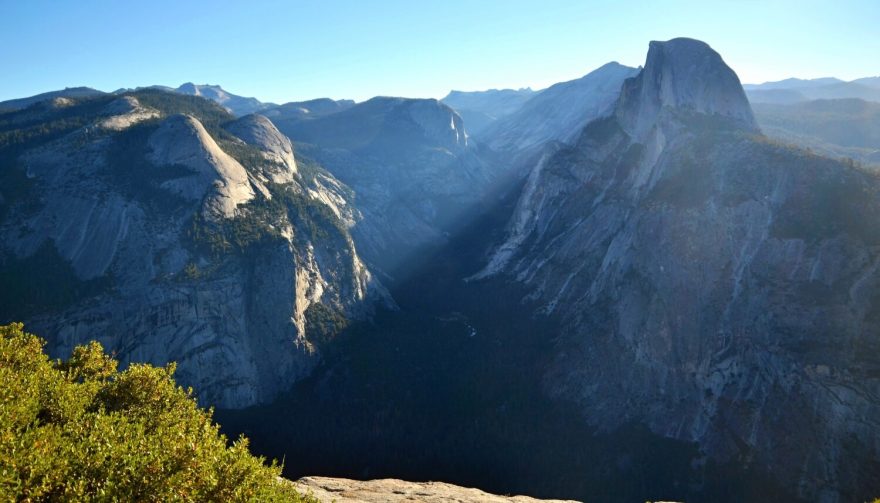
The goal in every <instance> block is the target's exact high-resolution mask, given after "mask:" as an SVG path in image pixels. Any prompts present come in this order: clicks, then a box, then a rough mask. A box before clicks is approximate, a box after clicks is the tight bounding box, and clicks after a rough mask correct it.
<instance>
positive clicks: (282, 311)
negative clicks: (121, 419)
mask: <svg viewBox="0 0 880 503" xmlns="http://www.w3.org/2000/svg"><path fill="white" fill-rule="evenodd" d="M63 105H64V106H59V107H49V108H47V107H46V106H44V105H43V104H37V105H34V106H33V107H31V108H28V109H25V110H22V111H20V112H13V113H11V114H3V115H0V127H2V131H0V134H2V135H3V136H2V140H3V143H0V161H2V164H0V169H2V172H0V176H2V178H3V181H4V182H5V183H4V184H3V185H2V187H0V192H2V193H3V197H2V199H0V201H2V211H0V236H2V240H0V242H2V244H0V277H2V278H3V282H4V286H5V289H4V292H3V299H2V300H3V302H2V304H3V309H2V313H0V316H2V317H3V318H4V319H5V320H9V319H22V318H24V320H25V321H26V322H28V323H29V328H30V329H32V330H34V331H35V332H38V333H41V334H45V335H46V336H47V337H48V342H49V345H48V349H49V350H50V351H51V353H52V354H53V355H57V356H61V355H65V354H67V353H68V352H69V351H70V350H71V349H72V348H73V347H74V346H76V345H78V344H83V343H84V342H87V341H88V340H91V339H98V340H100V341H101V342H102V343H103V344H104V346H105V347H106V348H107V349H108V350H110V351H112V352H114V353H115V354H116V355H117V357H118V358H119V359H120V360H121V361H122V362H123V363H129V362H151V363H154V364H161V365H164V364H165V363H167V362H170V361H176V362H177V363H178V378H179V380H180V382H181V383H182V384H184V385H189V386H193V387H194V388H195V389H196V390H197V393H198V395H199V398H200V400H202V401H203V402H204V403H207V404H212V405H219V406H225V407H241V406H246V405H251V404H255V403H260V402H264V401H267V400H270V399H272V398H273V397H274V396H275V395H277V394H278V393H279V392H280V391H283V390H285V389H287V388H289V386H290V385H291V384H292V383H293V382H294V381H295V380H297V379H299V378H301V377H303V376H305V375H307V374H308V372H309V371H310V370H311V369H312V368H313V367H314V366H315V364H316V363H317V362H318V360H319V359H320V355H321V347H322V344H324V343H326V342H327V339H329V338H331V337H332V335H333V333H332V330H331V329H330V328H332V326H334V325H335V324H338V323H340V322H341V321H342V320H344V319H346V318H361V317H364V316H365V315H366V314H367V313H368V312H370V310H371V308H370V303H371V302H372V301H373V300H376V299H382V298H383V296H385V295H386V294H384V290H382V288H381V286H379V285H378V283H376V282H375V281H374V280H373V279H372V276H371V274H370V272H369V271H368V270H367V269H366V267H365V266H364V265H363V263H362V262H361V259H360V257H359V256H358V254H357V252H356V251H355V247H354V243H353V241H352V239H351V236H350V235H349V232H348V226H349V225H350V224H351V222H352V221H353V220H354V216H353V215H354V214H353V210H351V209H350V208H347V207H345V205H344V200H343V196H342V195H341V192H343V191H344V190H345V188H344V186H343V185H342V184H341V183H340V182H339V181H338V180H335V179H333V177H332V176H330V175H329V174H327V173H326V172H323V171H320V170H319V169H317V168H313V170H312V171H311V172H310V173H309V176H308V177H304V176H302V175H301V173H300V172H299V170H298V169H297V165H296V161H295V159H294V155H293V148H292V145H291V143H290V141H289V140H288V139H287V138H286V137H285V136H284V135H282V134H281V133H279V132H278V130H277V129H276V128H275V126H274V125H273V124H272V123H271V122H270V121H269V120H268V119H266V118H265V117H257V116H248V117H244V118H242V119H239V120H237V121H233V120H232V119H233V118H232V117H231V116H230V115H229V114H228V113H226V112H225V111H223V110H222V109H220V108H219V107H217V106H216V105H214V104H212V103H210V102H208V101H205V100H202V99H200V98H189V97H186V96H179V95H174V94H169V93H161V92H156V91H147V92H138V93H131V94H128V95H126V96H123V97H115V96H113V97H110V96H108V97H101V98H95V99H92V100H85V101H82V102H78V101H75V100H68V102H66V103H64V104H63ZM221 125H223V126H225V128H226V129H223V128H222V127H221ZM29 128H36V129H29ZM34 130H35V131H37V132H36V133H29V131H34ZM227 130H228V131H229V132H227ZM230 132H231V133H230ZM233 134H234V135H235V136H233ZM29 135H30V136H29ZM13 182H15V183H13Z"/></svg>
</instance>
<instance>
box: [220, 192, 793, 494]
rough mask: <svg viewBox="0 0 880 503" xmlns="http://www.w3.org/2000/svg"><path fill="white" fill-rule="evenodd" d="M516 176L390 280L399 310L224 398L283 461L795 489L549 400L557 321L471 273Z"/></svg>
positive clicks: (655, 487)
mask: <svg viewBox="0 0 880 503" xmlns="http://www.w3.org/2000/svg"><path fill="white" fill-rule="evenodd" d="M517 193H518V190H516V189H515V188H514V189H511V190H510V191H507V192H506V193H505V195H502V196H499V197H497V198H495V199H494V200H495V202H496V204H494V205H492V206H491V207H489V208H487V209H484V211H482V212H481V213H480V216H479V217H478V218H475V219H474V220H472V221H471V222H470V223H469V224H468V225H467V226H466V227H464V228H462V229H461V230H460V231H459V232H457V233H456V234H455V235H454V236H452V237H451V239H450V240H449V242H448V243H447V244H446V245H444V246H443V247H442V248H440V249H435V250H431V251H425V252H424V253H421V254H419V256H418V258H415V259H413V260H411V261H410V263H409V264H407V266H405V267H402V268H401V269H400V270H398V271H397V274H395V276H396V277H398V278H405V279H403V280H400V281H398V282H397V283H393V284H391V285H390V288H391V291H392V294H393V296H394V298H395V299H396V300H397V302H398V304H399V306H400V309H399V310H397V311H382V312H379V313H377V315H376V316H375V317H374V319H373V320H372V321H371V322H368V323H366V322H365V323H361V324H356V325H354V326H352V327H350V328H349V329H348V330H347V331H346V332H344V333H343V334H341V335H340V336H339V337H338V338H337V339H336V340H335V342H334V343H333V344H332V345H331V346H330V347H329V348H328V351H327V353H326V357H325V359H324V362H323V363H322V364H321V366H320V367H319V368H318V369H317V370H316V371H315V372H314V373H313V375H312V376H311V377H310V378H308V379H306V380H304V381H301V382H299V383H298V384H297V385H296V386H295V387H294V388H293V390H291V392H290V393H288V394H286V395H284V396H283V397H281V398H280V399H278V400H277V401H276V402H275V403H273V404H271V405H267V406H264V407H254V408H250V409H245V410H238V411H228V410H226V411H217V413H216V418H217V420H218V421H219V422H220V423H221V424H222V426H223V429H224V431H225V432H226V433H227V434H228V435H230V436H231V437H233V438H234V437H236V436H237V435H238V434H241V433H244V434H245V435H247V436H248V437H249V438H250V439H251V441H252V447H253V450H254V451H255V452H257V453H259V454H263V455H267V456H270V457H274V458H277V459H281V460H283V461H284V474H285V476H287V477H288V478H291V479H296V478H299V477H302V476H306V475H322V476H339V477H349V478H356V479H374V478H401V479H407V480H441V481H445V482H450V483H454V484H459V485H463V486H470V487H478V488H480V489H483V490H486V491H490V492H494V493H500V494H527V495H532V496H536V497H546V498H549V497H553V498H576V499H583V500H589V501H646V500H658V499H672V500H687V501H746V500H751V501H765V500H777V501H794V498H792V497H791V496H790V495H787V494H783V493H781V492H779V491H778V490H777V489H776V488H775V487H774V486H773V485H772V483H771V482H770V481H769V478H767V477H763V476H761V475H760V474H755V473H747V472H744V471H743V470H740V469H738V468H737V467H736V466H724V467H720V466H715V465H714V464H711V463H709V464H705V463H701V462H700V461H699V460H700V459H701V458H700V456H699V453H698V450H697V448H696V446H694V445H692V444H687V443H684V442H679V441H674V440H670V439H665V438H661V437H659V436H657V435H654V434H652V433H651V432H649V431H648V430H647V429H645V428H643V427H640V426H639V425H621V426H620V428H619V429H618V430H617V431H614V432H605V433H601V434H600V433H597V432H596V431H594V430H593V429H592V428H591V427H590V426H589V425H588V423H587V422H586V421H585V419H584V415H583V414H582V411H579V410H578V409H576V408H575V407H574V406H573V405H571V404H568V403H560V402H557V401H553V400H550V399H548V398H547V397H546V396H545V394H544V393H543V390H542V386H543V382H542V381H543V375H544V371H545V369H546V367H547V365H548V362H549V359H550V358H551V356H552V355H553V346H554V337H555V334H556V333H557V330H556V328H555V327H554V322H553V320H552V319H547V318H535V317H534V316H533V315H532V313H534V312H535V309H534V307H535V306H529V305H527V304H524V303H523V301H522V299H523V298H524V297H525V296H526V294H527V292H525V291H523V290H522V288H521V286H520V285H519V284H518V283H516V282H512V281H510V280H505V279H495V280H490V281H480V282H465V281H464V280H463V278H466V277H468V276H469V275H471V274H473V273H474V272H476V271H477V270H478V269H479V268H480V267H481V266H482V265H483V264H484V260H485V251H486V250H485V247H486V246H487V244H488V243H490V242H492V241H496V240H497V239H498V238H500V237H501V232H503V228H504V225H505V223H506V221H507V218H508V217H509V215H510V212H511V211H512V208H513V205H514V204H515V195H516V194H517Z"/></svg>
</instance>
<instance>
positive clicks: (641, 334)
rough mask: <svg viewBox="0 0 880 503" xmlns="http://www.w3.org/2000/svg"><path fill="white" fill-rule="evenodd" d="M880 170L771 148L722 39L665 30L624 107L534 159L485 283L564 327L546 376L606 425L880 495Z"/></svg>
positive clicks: (548, 385)
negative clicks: (537, 307)
mask: <svg viewBox="0 0 880 503" xmlns="http://www.w3.org/2000/svg"><path fill="white" fill-rule="evenodd" d="M878 186H880V185H878V180H877V178H876V176H875V175H873V174H871V173H869V172H866V171H862V170H859V169H856V168H853V167H851V166H849V165H846V164H843V163H839V162H836V161H833V160H830V159H826V158H822V157H819V156H816V155H814V154H811V153H809V152H806V151H801V150H798V149H796V148H793V147H789V146H786V145H783V144H778V143H776V142H773V141H770V140H768V139H767V138H765V137H763V136H762V135H761V134H760V131H759V130H758V128H757V126H756V124H755V121H754V118H753V115H752V111H751V108H750V106H749V103H748V101H747V99H746V96H745V94H744V92H743V90H742V87H741V86H740V83H739V80H738V78H737V77H736V75H735V74H734V72H733V71H732V70H731V69H730V68H729V67H727V65H726V64H724V62H723V60H722V59H721V57H720V56H719V55H718V54H717V53H716V52H715V51H713V50H712V49H711V48H709V47H708V46H707V45H706V44H704V43H702V42H698V41H695V40H689V39H675V40H671V41H668V42H652V43H651V46H650V49H649V52H648V57H647V61H646V64H645V67H644V68H643V69H642V70H641V71H640V72H639V73H638V75H637V76H635V77H633V78H631V79H628V80H626V81H625V82H624V84H623V86H622V90H621V94H620V97H619V98H618V100H617V102H616V104H615V106H614V110H613V113H612V114H610V115H609V116H608V117H605V118H601V119H598V120H595V121H593V122H591V123H590V124H588V125H587V126H586V127H585V128H584V129H583V130H582V131H581V133H580V135H579V137H578V139H577V141H576V142H575V143H574V144H573V145H572V146H570V147H561V148H559V149H558V150H557V151H555V152H553V153H550V154H548V155H546V156H544V158H542V159H541V160H540V162H538V163H537V165H535V166H534V167H533V169H532V172H531V174H530V177H529V180H528V182H527V184H526V187H525V188H524V190H523V193H522V195H521V198H520V201H519V202H518V204H517V209H516V210H515V212H514V215H513V217H512V219H511V221H510V224H509V227H508V235H507V238H506V240H505V242H504V243H503V244H501V245H500V246H498V247H497V248H496V249H495V251H494V253H493V254H492V257H491V259H490V261H489V265H488V266H487V268H486V269H484V270H483V271H482V273H481V274H480V275H478V276H477V277H486V276H497V275H500V276H507V277H511V278H514V279H515V280H517V281H519V282H521V283H523V284H524V285H526V286H527V287H528V288H529V289H530V291H531V294H530V298H531V299H532V300H536V301H538V302H539V303H540V304H541V305H542V308H541V312H542V313H543V314H545V315H548V316H553V317H556V318H558V319H559V320H560V321H561V323H562V326H563V327H564V328H563V334H562V335H561V336H560V338H559V340H558V341H557V342H556V345H557V348H556V357H555V358H554V359H553V360H552V362H551V363H549V364H548V366H547V371H546V373H545V375H544V377H543V379H544V386H545V389H546V390H547V392H548V393H550V394H551V395H553V396H557V397H560V398H563V399H567V400H571V401H573V402H575V403H579V404H581V405H582V407H583V409H582V410H583V414H584V416H585V418H586V420H587V421H589V422H590V423H591V424H594V425H596V426H597V427H598V428H600V429H601V430H604V431H609V430H614V429H615V428H616V427H617V426H618V425H620V424H625V423H629V422H636V423H641V424H645V425H648V427H649V428H650V429H651V430H652V431H654V432H657V433H660V434H662V435H664V436H668V437H672V438H676V439H683V440H687V441H693V442H696V443H697V445H698V446H699V447H700V450H701V452H702V453H704V455H705V456H706V459H707V460H712V461H713V462H715V461H720V462H725V461H732V462H734V463H736V464H738V465H739V466H744V467H748V466H753V467H757V468H759V469H762V470H765V471H767V472H772V473H773V474H774V477H776V478H777V479H778V480H779V481H780V482H781V483H783V484H784V485H785V486H786V487H788V488H789V489H790V490H792V492H793V493H796V494H798V495H799V496H800V497H803V498H805V499H807V500H812V501H829V502H830V501H854V500H859V498H863V499H864V498H868V497H869V496H870V494H864V493H863V491H865V488H867V487H877V485H878V479H877V472H876V470H873V469H872V468H871V466H873V464H872V461H871V460H876V459H878V456H880V450H878V449H880V447H878V445H877V443H876V439H877V438H878V432H880V423H878V421H877V419H876V418H877V417H878V414H880V401H878V398H877V397H878V392H880V380H878V373H877V370H878V368H880V360H878V358H876V356H875V355H876V354H877V350H878V339H877V337H876V335H877V333H878V329H880V325H878V320H880V317H878V313H880V303H878V298H877V296H876V293H875V292H876V290H877V288H878V287H880V274H878V269H877V265H878V264H880V248H878V245H880V224H878V223H877V220H876V218H875V217H874V215H876V213H877V211H878V209H880V193H878Z"/></svg>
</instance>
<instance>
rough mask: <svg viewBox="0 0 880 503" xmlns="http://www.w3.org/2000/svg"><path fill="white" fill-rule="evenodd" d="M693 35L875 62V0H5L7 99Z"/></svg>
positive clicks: (382, 82) (474, 79)
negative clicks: (72, 89) (85, 88)
mask: <svg viewBox="0 0 880 503" xmlns="http://www.w3.org/2000/svg"><path fill="white" fill-rule="evenodd" d="M678 36H687V37H692V38H698V39H701V40H704V41H706V42H708V43H709V44H710V45H711V46H712V47H713V48H715V50H717V51H718V52H720V53H721V55H722V56H723V57H724V59H725V61H727V63H728V64H729V65H730V66H731V67H733V69H734V70H735V71H736V72H737V73H738V74H739V76H740V78H741V79H742V81H743V82H763V81H767V80H779V79H782V78H786V77H790V76H797V77H806V78H812V77H823V76H836V77H840V78H843V79H853V78H857V77H864V76H874V75H880V0H835V1H827V0H826V1H813V0H799V1H773V0H764V1H750V0H740V1H716V2H710V1H706V0H681V1H669V2H661V1H653V2H651V1H645V2H635V1H632V2H625V1H587V0H567V1H561V0H560V1H554V0H540V1H535V0H532V1H519V0H482V1H481V0H471V1H464V0H445V1H430V0H400V1H398V0H390V1H382V0H374V1H371V0H351V1H333V0H323V1H312V0H302V1H256V0H254V1H250V2H231V1H230V2H225V1H215V2H199V1H194V0H192V1H187V0H174V1H166V0H152V1H143V2H135V1H131V2H128V1H90V0H75V1H74V0H68V1H42V0H0V47H3V52H2V53H0V61H2V74H0V100H5V99H10V98H17V97H22V96H29V95H33V94H36V93H39V92H44V91H49V90H53V89H59V88H63V87H67V86H80V85H84V86H90V87H95V88H98V89H101V90H105V91H112V90H115V89H117V88H120V87H135V86H142V85H150V84H164V85H174V86H177V85H179V84H181V83H183V82H186V81H193V82H196V83H200V84H201V83H211V84H221V85H222V86H223V87H224V88H225V89H227V90H228V91H230V92H233V93H236V94H242V95H245V96H255V97H257V98H259V99H261V100H264V101H275V102H286V101H294V100H303V99H309V98H316V97H322V96H329V97H332V98H354V99H357V100H362V99H366V98H369V97H371V96H375V95H396V96H409V97H437V98H439V97H442V96H444V95H445V94H446V93H447V92H448V91H449V90H450V89H461V90H482V89H488V88H503V87H515V88H516V87H527V86H531V87H533V88H541V87H545V86H547V85H549V84H552V83H554V82H559V81H563V80H570V79H573V78H577V77H579V76H581V75H584V74H586V73H588V72H589V71H591V70H593V69H595V68H597V67H599V66H601V65H602V64H604V63H606V62H608V61H612V60H616V61H619V62H621V63H623V64H627V65H632V66H638V65H641V64H642V63H643V62H644V58H645V54H646V52H647V50H648V42H649V41H650V40H667V39H669V38H674V37H678Z"/></svg>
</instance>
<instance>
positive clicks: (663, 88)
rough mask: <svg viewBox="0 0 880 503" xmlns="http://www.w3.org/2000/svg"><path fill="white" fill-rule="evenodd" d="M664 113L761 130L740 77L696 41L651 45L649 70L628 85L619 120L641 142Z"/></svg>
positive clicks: (685, 39)
mask: <svg viewBox="0 0 880 503" xmlns="http://www.w3.org/2000/svg"><path fill="white" fill-rule="evenodd" d="M666 108H669V109H677V110H686V111H690V112H694V113H698V114H706V115H719V116H723V117H728V118H731V119H733V120H735V121H737V122H739V123H740V125H741V127H742V128H744V129H750V130H753V131H757V129H758V127H757V125H756V123H755V118H754V116H753V115H752V109H751V107H750V106H749V101H748V99H747V98H746V94H745V91H743V89H742V85H741V84H740V82H739V78H738V77H737V76H736V73H734V71H733V70H731V69H730V67H728V66H727V65H726V64H725V63H724V61H723V60H722V59H721V56H720V55H719V54H718V53H717V52H715V51H713V50H712V48H710V47H709V46H708V45H706V44H705V43H703V42H700V41H698V40H692V39H687V38H677V39H673V40H670V41H668V42H651V44H650V48H649V49H648V59H647V61H646V63H645V68H644V69H643V70H642V71H641V72H639V75H638V76H637V77H635V78H634V79H630V80H627V81H626V83H625V84H624V86H623V90H622V91H621V96H620V100H619V101H618V104H617V109H616V114H617V116H618V118H619V119H620V123H621V126H623V128H624V129H625V130H626V131H627V133H629V134H630V135H631V136H633V137H635V138H640V139H641V138H642V137H643V135H644V134H646V132H647V131H649V130H650V129H651V128H653V127H654V126H655V125H656V124H657V121H658V116H659V115H660V113H661V111H662V110H663V109H666Z"/></svg>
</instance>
